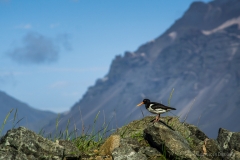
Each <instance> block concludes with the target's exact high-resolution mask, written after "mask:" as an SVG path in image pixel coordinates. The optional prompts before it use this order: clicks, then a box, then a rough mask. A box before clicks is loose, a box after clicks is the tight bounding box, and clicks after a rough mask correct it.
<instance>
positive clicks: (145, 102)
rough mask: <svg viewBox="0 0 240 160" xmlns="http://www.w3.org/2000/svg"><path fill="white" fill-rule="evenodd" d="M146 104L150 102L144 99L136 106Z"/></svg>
mask: <svg viewBox="0 0 240 160" xmlns="http://www.w3.org/2000/svg"><path fill="white" fill-rule="evenodd" d="M147 103H150V100H149V99H144V100H143V101H142V102H141V103H139V104H138V105H137V106H138V107H139V106H141V105H142V104H147Z"/></svg>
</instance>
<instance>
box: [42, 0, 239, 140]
mask: <svg viewBox="0 0 240 160" xmlns="http://www.w3.org/2000/svg"><path fill="white" fill-rule="evenodd" d="M173 88H174V89H175V90H174V93H173V95H172V99H171V105H170V106H172V107H174V108H176V109H177V110H176V111H174V112H173V113H174V114H177V115H178V116H180V118H181V120H185V119H186V121H187V122H188V123H192V124H195V125H197V126H198V127H199V128H200V129H201V130H203V131H204V132H205V133H206V134H207V135H208V136H209V137H216V136H217V130H218V129H219V128H220V127H223V128H226V129H228V130H232V131H239V130H240V126H239V125H238V124H237V123H236V122H239V121H240V99H239V97H240V1H239V0H215V1H212V2H209V3H204V2H194V3H192V4H191V6H190V7H189V9H188V10H187V11H186V12H185V13H184V15H183V17H182V18H180V19H178V20H177V21H176V22H175V23H174V24H173V25H172V26H171V27H170V28H169V29H168V30H166V32H165V33H164V34H162V35H161V36H159V37H158V38H156V39H155V40H152V41H150V42H147V43H146V44H143V45H142V46H140V47H139V48H138V49H137V50H136V51H135V52H125V54H124V55H123V56H121V55H118V56H116V57H115V59H114V60H113V62H112V64H111V66H110V70H109V72H108V74H107V75H106V76H105V77H104V78H102V79H99V80H97V81H96V84H95V85H94V86H91V87H89V88H88V90H87V92H86V93H85V94H84V96H83V97H82V99H81V100H80V101H79V102H77V103H76V104H75V105H74V106H73V107H72V108H71V110H70V112H68V113H67V114H65V115H62V116H61V122H60V123H59V128H62V129H64V128H66V126H67V123H68V120H70V121H71V122H73V123H74V124H75V125H76V126H77V128H78V129H79V130H81V128H82V125H83V122H84V125H85V126H88V125H90V124H92V123H93V121H94V118H95V116H96V115H97V113H98V111H100V112H101V114H99V117H98V121H97V122H98V123H99V124H97V125H101V123H102V124H103V123H104V122H106V123H107V122H111V126H113V128H116V127H119V126H122V125H124V124H126V123H127V122H130V121H132V120H134V119H139V118H141V117H142V116H143V114H144V115H145V116H146V114H148V113H147V112H146V111H145V108H142V110H143V113H142V112H141V109H140V108H136V107H135V106H136V104H138V103H139V102H141V101H142V99H143V98H149V99H150V100H152V101H157V102H162V103H163V104H168V98H169V95H170V93H171V90H172V89H173ZM81 119H83V120H81ZM54 125H55V121H51V122H50V123H49V124H48V125H47V126H46V130H49V131H53V130H52V128H54V127H53V126H54ZM71 128H73V124H72V126H71ZM85 128H86V127H85Z"/></svg>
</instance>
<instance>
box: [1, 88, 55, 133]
mask: <svg viewBox="0 0 240 160" xmlns="http://www.w3.org/2000/svg"><path fill="white" fill-rule="evenodd" d="M0 107H1V112H0V122H1V124H2V123H3V122H4V120H5V118H6V116H7V114H8V113H9V112H10V110H11V109H13V111H12V113H11V114H10V116H9V117H8V119H7V123H6V125H5V126H4V130H3V133H5V132H6V131H7V130H9V129H11V128H12V127H13V126H15V127H18V126H25V127H27V128H29V129H31V130H33V131H35V132H37V133H38V132H39V131H40V130H41V128H42V127H43V126H44V125H45V124H46V123H47V122H48V121H49V120H50V119H52V118H55V117H56V114H55V113H53V112H49V111H40V110H37V109H34V108H32V107H30V106H29V105H27V104H26V103H23V102H21V101H19V100H17V99H15V98H13V97H11V96H9V95H7V94H6V93H4V92H2V91H0ZM16 109H17V112H16ZM15 112H16V113H17V114H16V117H15V118H16V119H15V122H14V114H15ZM21 119H22V120H21ZM19 120H20V121H19ZM18 121H19V123H17V122H18Z"/></svg>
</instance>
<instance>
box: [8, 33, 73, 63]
mask: <svg viewBox="0 0 240 160" xmlns="http://www.w3.org/2000/svg"><path fill="white" fill-rule="evenodd" d="M67 38H68V37H67V36H64V37H62V40H61V41H63V42H65V43H66V44H62V43H60V42H57V41H56V40H53V39H51V38H49V37H46V36H43V35H41V34H38V33H33V32H30V33H27V34H26V35H25V37H24V38H23V39H22V46H21V47H14V48H13V49H12V50H10V51H8V52H7V53H6V54H7V56H8V57H9V58H11V59H12V60H13V61H15V62H18V63H21V64H27V63H28V64H41V63H52V62H56V61H57V60H58V58H59V52H60V46H63V47H64V48H67V47H70V44H69V42H68V39H67ZM65 45H68V46H67V47H66V46H65Z"/></svg>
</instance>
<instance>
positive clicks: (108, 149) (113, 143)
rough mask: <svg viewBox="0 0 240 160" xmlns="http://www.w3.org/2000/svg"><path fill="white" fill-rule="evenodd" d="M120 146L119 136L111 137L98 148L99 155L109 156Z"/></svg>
mask: <svg viewBox="0 0 240 160" xmlns="http://www.w3.org/2000/svg"><path fill="white" fill-rule="evenodd" d="M119 145H120V136H119V135H111V136H110V137H109V138H108V139H107V140H106V141H105V142H104V144H103V145H102V146H101V147H100V149H99V150H100V151H99V153H100V155H111V153H112V151H113V150H114V149H115V148H117V147H119Z"/></svg>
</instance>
